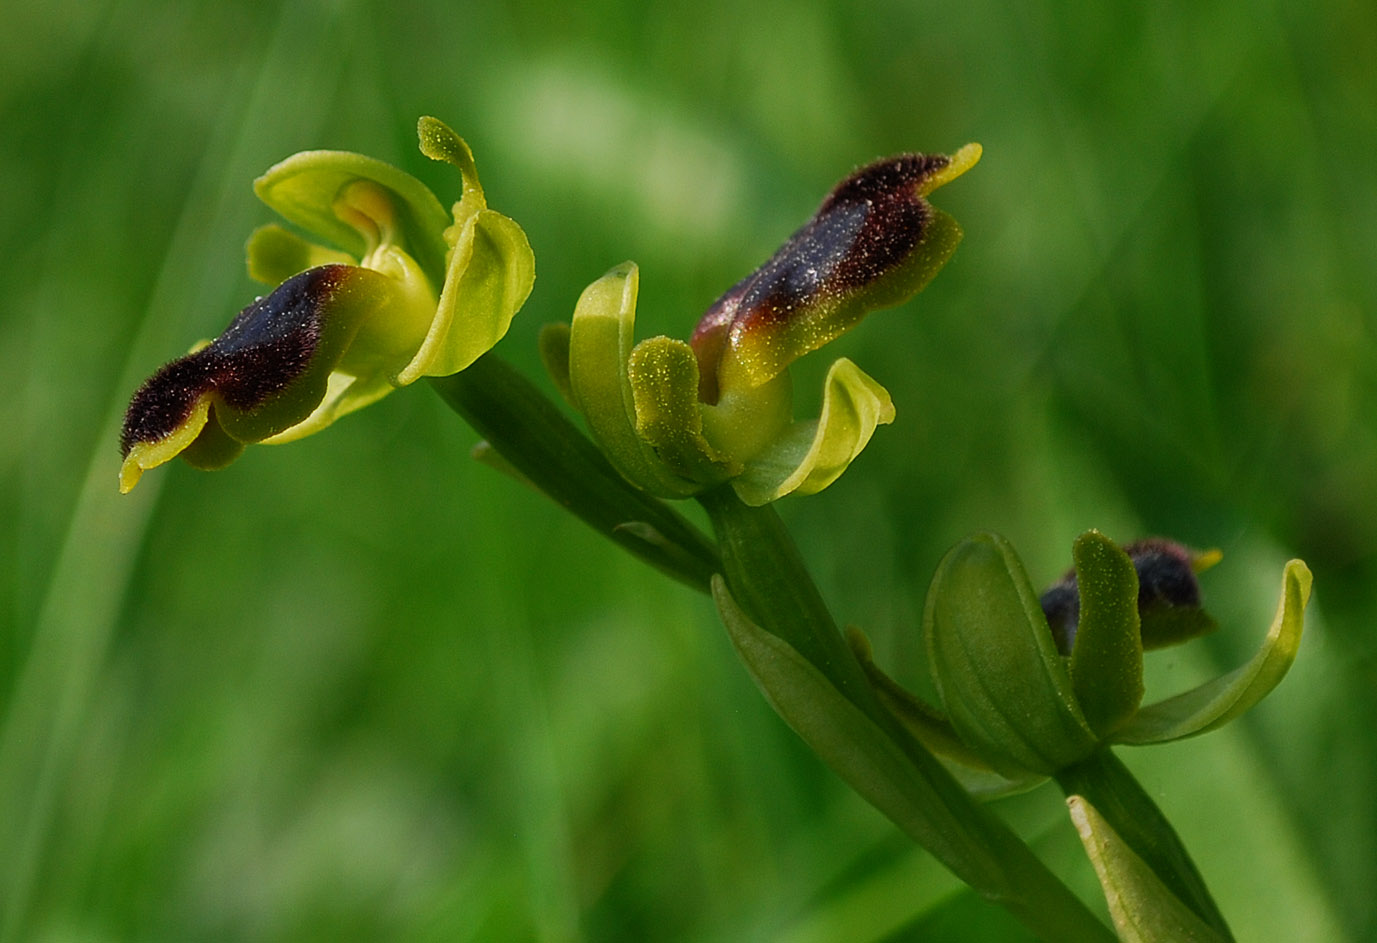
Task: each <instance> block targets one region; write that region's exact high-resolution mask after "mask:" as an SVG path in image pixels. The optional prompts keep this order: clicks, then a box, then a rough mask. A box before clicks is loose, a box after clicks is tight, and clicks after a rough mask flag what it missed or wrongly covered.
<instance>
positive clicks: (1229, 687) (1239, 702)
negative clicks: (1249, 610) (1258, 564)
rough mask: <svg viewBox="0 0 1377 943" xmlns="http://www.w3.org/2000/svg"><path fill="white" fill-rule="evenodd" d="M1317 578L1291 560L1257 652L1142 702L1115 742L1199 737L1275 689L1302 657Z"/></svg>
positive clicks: (1141, 743)
mask: <svg viewBox="0 0 1377 943" xmlns="http://www.w3.org/2000/svg"><path fill="white" fill-rule="evenodd" d="M1311 582H1312V576H1311V573H1310V568H1309V567H1307V566H1306V565H1305V564H1304V563H1303V562H1302V561H1300V560H1292V561H1290V562H1289V563H1287V564H1286V569H1285V571H1284V572H1283V573H1282V580H1281V599H1280V600H1279V601H1278V603H1277V611H1276V615H1275V616H1274V617H1273V619H1272V625H1271V628H1270V629H1269V630H1268V632H1267V638H1266V639H1265V640H1263V643H1262V647H1261V648H1260V649H1258V652H1257V654H1256V655H1254V656H1253V657H1252V658H1251V659H1250V660H1249V661H1248V662H1247V663H1246V664H1244V665H1241V666H1240V667H1238V668H1236V669H1234V670H1233V671H1231V672H1229V673H1228V674H1226V675H1222V676H1221V677H1218V678H1215V679H1214V680H1213V681H1208V682H1206V683H1205V684H1202V685H1200V686H1199V687H1197V688H1194V689H1192V690H1190V691H1187V692H1185V693H1184V694H1178V695H1176V696H1175V697H1171V698H1167V699H1166V700H1164V701H1158V702H1157V703H1155V704H1150V705H1148V706H1146V707H1144V708H1142V709H1141V710H1140V711H1138V713H1137V714H1135V715H1134V716H1133V718H1132V719H1131V720H1130V721H1129V722H1128V723H1126V724H1125V725H1124V726H1123V727H1122V728H1120V729H1119V731H1118V732H1117V733H1116V734H1115V735H1114V740H1115V742H1117V743H1127V744H1135V745H1145V744H1150V743H1165V742H1167V741H1169V740H1181V739H1183V738H1185V737H1193V736H1195V735H1196V734H1201V733H1205V732H1206V731H1209V730H1213V729H1215V728H1216V727H1220V726H1223V725H1224V724H1227V723H1228V722H1229V721H1231V720H1233V719H1234V718H1235V717H1238V716H1240V715H1241V714H1243V713H1244V712H1246V711H1248V710H1249V709H1250V708H1252V706H1253V705H1254V704H1256V703H1257V702H1258V701H1261V700H1262V699H1263V698H1264V697H1266V696H1267V695H1268V694H1270V693H1271V692H1272V689H1273V688H1275V687H1276V686H1277V685H1278V684H1280V683H1281V679H1282V678H1284V677H1285V676H1286V672H1287V671H1289V670H1290V668H1291V663H1292V662H1293V661H1295V660H1296V652H1297V650H1298V649H1299V648H1300V641H1301V633H1302V631H1303V629H1304V626H1305V606H1306V603H1308V602H1309V600H1310V585H1311Z"/></svg>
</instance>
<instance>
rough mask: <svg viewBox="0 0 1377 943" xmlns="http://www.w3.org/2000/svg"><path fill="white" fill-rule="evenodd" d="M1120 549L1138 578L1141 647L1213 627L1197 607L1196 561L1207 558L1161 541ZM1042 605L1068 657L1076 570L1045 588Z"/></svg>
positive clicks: (1076, 607)
mask: <svg viewBox="0 0 1377 943" xmlns="http://www.w3.org/2000/svg"><path fill="white" fill-rule="evenodd" d="M1123 550H1124V552H1125V553H1126V554H1128V557H1129V559H1130V560H1132V561H1133V569H1134V571H1135V572H1136V573H1137V574H1138V617H1139V619H1140V620H1141V622H1142V639H1143V647H1144V648H1145V649H1153V648H1164V647H1166V646H1168V645H1175V644H1177V643H1179V642H1185V641H1188V640H1189V639H1192V638H1196V637H1197V636H1200V635H1204V634H1206V633H1208V632H1210V631H1212V630H1213V629H1214V628H1215V627H1216V623H1215V621H1214V619H1213V617H1211V616H1210V615H1209V614H1208V613H1206V612H1205V611H1204V610H1203V609H1201V608H1200V583H1199V581H1198V580H1197V579H1196V572H1197V569H1199V568H1201V567H1199V565H1198V561H1200V560H1202V559H1207V558H1206V557H1202V556H1201V555H1198V554H1195V553H1193V552H1192V551H1191V550H1189V549H1188V548H1186V547H1184V546H1182V545H1181V544H1179V543H1176V542H1175V541H1171V540H1166V539H1164V538H1161V537H1149V538H1147V539H1144V540H1136V541H1134V542H1133V543H1130V544H1125V545H1124V548H1123ZM1211 562H1212V561H1211ZM1040 601H1041V603H1042V611H1043V613H1044V614H1045V615H1046V616H1047V625H1048V627H1049V628H1050V629H1051V631H1052V639H1053V641H1054V642H1055V643H1056V646H1057V651H1059V652H1061V653H1062V654H1063V655H1070V654H1071V649H1072V646H1073V645H1074V644H1075V641H1076V627H1077V625H1078V624H1079V622H1080V609H1081V606H1080V594H1079V587H1078V585H1077V582H1076V571H1075V570H1070V571H1068V572H1067V573H1066V575H1065V576H1063V577H1062V578H1061V579H1060V580H1059V581H1058V582H1056V583H1054V584H1053V585H1052V586H1050V587H1048V588H1047V590H1046V591H1045V592H1044V593H1043V594H1042V597H1041V600H1040Z"/></svg>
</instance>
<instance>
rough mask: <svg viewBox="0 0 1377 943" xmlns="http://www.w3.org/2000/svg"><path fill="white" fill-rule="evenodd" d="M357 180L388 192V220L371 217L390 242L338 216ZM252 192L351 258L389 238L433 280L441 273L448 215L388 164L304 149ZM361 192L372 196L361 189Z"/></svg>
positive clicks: (422, 186)
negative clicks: (413, 258) (389, 207)
mask: <svg viewBox="0 0 1377 943" xmlns="http://www.w3.org/2000/svg"><path fill="white" fill-rule="evenodd" d="M359 181H365V182H367V183H372V184H375V185H376V186H379V187H381V188H382V189H383V190H384V191H386V192H387V194H388V195H389V196H390V206H391V213H392V214H393V219H391V220H376V219H375V220H373V222H375V223H380V224H384V225H385V226H386V228H387V229H388V235H390V236H391V237H392V238H391V239H390V240H378V239H375V238H374V237H373V236H372V234H369V233H367V232H365V231H364V230H361V229H360V228H358V225H357V224H356V222H352V221H349V220H347V219H346V218H344V217H342V216H341V210H342V208H343V205H344V204H347V203H349V202H350V195H351V193H352V192H353V191H354V190H355V189H356V188H355V187H354V185H355V184H357V183H358V182H359ZM253 190H254V192H255V193H256V194H258V198H259V199H260V200H262V201H263V202H264V203H266V204H267V205H268V206H270V207H272V208H273V209H274V210H276V211H277V212H278V213H279V214H281V215H282V217H283V218H284V219H286V220H287V221H288V222H291V223H295V224H296V225H298V226H300V227H301V228H302V229H304V230H306V231H307V232H309V233H312V234H314V235H316V236H319V237H320V238H322V239H324V240H325V241H326V242H328V243H331V244H333V245H337V246H340V247H341V248H343V249H344V250H345V251H346V252H348V253H349V254H351V255H353V256H354V257H355V258H360V259H361V258H363V257H364V256H365V255H367V254H368V253H369V252H370V251H371V250H373V249H374V248H376V247H377V245H378V244H379V243H380V242H381V241H392V242H395V243H396V244H398V245H400V246H401V247H402V248H404V249H405V250H406V251H407V252H409V253H410V254H411V255H412V256H414V257H415V259H416V261H417V262H419V263H420V265H421V267H422V269H424V270H425V272H426V273H427V274H428V275H429V276H430V277H431V278H432V279H434V280H436V281H437V282H438V280H439V277H440V275H441V274H442V273H443V272H444V271H445V253H446V250H447V249H448V246H447V245H446V244H445V239H444V237H443V235H442V233H443V232H444V230H445V227H446V226H448V225H449V223H450V216H449V214H448V213H446V212H445V208H444V207H443V206H441V205H440V201H439V200H437V199H436V198H435V194H433V193H431V192H430V190H429V189H428V188H427V187H426V185H425V184H423V183H421V181H419V180H417V179H416V178H415V177H413V176H411V175H410V174H408V173H406V172H405V171H401V170H398V169H397V168H396V167H393V166H392V165H391V164H387V163H384V162H383V161H380V160H375V159H374V158H372V157H365V156H363V155H362V154H354V153H351V152H349V151H303V152H301V153H299V154H293V155H292V156H291V157H288V158H287V159H286V160H284V161H282V162H281V163H278V164H274V165H273V166H272V167H270V168H268V170H267V172H266V173H264V174H263V175H262V176H261V177H259V178H258V179H257V180H255V181H254V183H253ZM362 192H363V193H364V195H365V196H371V194H370V193H368V192H367V190H366V188H365V189H364V190H363V191H362ZM346 215H347V214H346Z"/></svg>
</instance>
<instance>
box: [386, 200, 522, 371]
mask: <svg viewBox="0 0 1377 943" xmlns="http://www.w3.org/2000/svg"><path fill="white" fill-rule="evenodd" d="M466 199H467V197H466ZM445 238H446V239H452V240H453V245H454V248H453V250H452V251H451V253H450V257H449V267H448V270H447V271H446V273H445V282H444V286H445V287H444V289H443V290H442V291H441V292H440V301H439V305H438V307H437V308H436V310H435V317H434V319H433V320H432V321H431V323H430V330H429V332H428V333H427V334H426V337H425V340H424V341H422V343H421V347H420V349H419V350H417V351H416V355H415V356H414V357H413V358H412V360H411V362H410V363H409V364H407V365H406V367H405V368H403V369H402V371H401V372H400V373H399V374H398V375H397V383H398V385H401V386H405V385H406V384H408V383H413V382H415V381H416V380H418V379H420V378H421V377H423V376H432V377H443V376H449V375H450V374H453V373H458V372H459V371H460V370H463V369H464V368H465V367H467V366H469V364H471V363H473V362H474V361H475V360H477V359H478V358H479V357H481V356H482V355H483V354H485V353H487V352H488V351H489V350H491V349H492V348H493V346H494V345H495V344H496V343H497V342H498V341H499V340H501V339H502V338H503V337H504V336H505V335H506V333H507V328H508V327H510V326H511V323H512V318H514V317H515V316H516V313H517V312H518V311H520V310H521V306H522V305H523V304H525V303H526V299H527V297H529V296H530V294H531V288H532V286H533V285H534V284H535V254H534V253H533V252H532V251H531V244H530V242H529V241H527V239H526V233H525V232H524V231H523V230H522V228H521V227H520V226H519V225H517V224H516V222H514V221H513V220H511V219H509V218H507V217H506V216H503V215H502V214H501V213H497V212H494V211H493V210H489V209H483V210H480V211H479V212H477V213H475V214H473V215H472V216H470V217H468V218H467V219H466V220H464V221H463V222H462V223H460V222H458V221H456V222H455V224H454V226H452V227H450V229H448V230H446V232H445Z"/></svg>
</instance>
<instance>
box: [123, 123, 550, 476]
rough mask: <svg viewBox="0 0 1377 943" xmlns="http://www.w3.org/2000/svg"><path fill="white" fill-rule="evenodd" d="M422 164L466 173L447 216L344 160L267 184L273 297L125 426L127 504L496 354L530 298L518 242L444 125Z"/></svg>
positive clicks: (354, 157)
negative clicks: (160, 483)
mask: <svg viewBox="0 0 1377 943" xmlns="http://www.w3.org/2000/svg"><path fill="white" fill-rule="evenodd" d="M417 132H418V135H419V137H420V148H421V152H422V153H424V154H425V155H426V156H427V157H430V158H432V159H434V160H440V161H445V162H447V163H450V164H453V165H454V166H456V167H457V168H459V170H460V172H461V174H462V176H463V190H462V195H461V198H460V199H459V201H458V202H456V203H455V204H454V206H453V208H452V209H451V210H450V211H448V212H447V211H446V210H445V209H444V207H443V206H442V205H441V203H440V201H439V200H437V199H436V198H435V196H434V194H432V193H431V192H430V190H429V189H427V188H426V187H425V185H424V184H422V183H421V182H420V181H418V180H417V179H415V178H414V177H412V176H411V175H410V174H407V173H404V172H403V171H401V170H398V169H397V168H395V167H392V166H391V165H389V164H385V163H383V162H381V161H377V160H374V159H372V158H370V157H364V156H362V155H360V154H352V153H348V152H345V151H306V152H303V153H300V154H296V155H293V156H292V157H289V158H287V159H286V160H284V161H282V162H281V163H280V164H277V165H276V166H274V167H272V168H270V169H269V170H268V171H267V173H265V174H264V175H263V176H262V177H259V178H258V180H257V181H255V183H254V191H255V192H256V193H257V194H258V196H259V198H260V199H262V200H263V202H265V203H266V204H268V205H269V206H270V207H272V208H273V209H274V210H276V211H277V212H278V213H279V214H281V215H282V217H283V218H284V219H286V220H287V221H288V222H291V223H294V224H296V225H297V226H300V227H301V228H302V229H304V230H306V231H307V232H310V233H313V234H315V235H316V236H319V237H321V238H322V239H325V240H327V241H328V242H330V243H331V244H332V245H334V246H336V247H337V248H329V247H326V246H322V245H317V244H315V243H311V242H308V241H307V240H305V239H303V238H301V237H300V236H298V235H295V234H294V233H292V232H290V231H289V230H287V229H284V228H282V227H281V226H276V225H270V226H265V227H263V228H262V229H259V230H258V231H257V232H255V233H254V234H253V236H252V237H250V239H249V243H248V265H249V274H250V275H251V276H253V277H254V278H255V279H258V280H259V281H262V282H265V283H267V284H270V285H276V286H277V287H276V288H275V289H274V291H273V292H272V293H271V294H269V295H268V296H267V297H265V298H260V299H258V300H256V301H255V302H254V303H253V304H251V305H249V306H248V307H247V308H245V309H244V310H243V311H241V312H240V313H239V315H238V316H237V317H236V318H235V319H234V320H233V322H231V324H230V326H229V327H228V328H227V329H226V330H225V332H224V333H222V334H221V335H220V336H219V337H217V338H216V339H215V340H213V341H210V342H208V343H202V344H199V345H197V346H196V347H195V348H193V350H192V352H191V353H189V354H187V355H186V356H185V357H182V358H180V359H179V360H175V361H173V362H172V363H170V364H167V365H166V366H164V367H163V368H162V369H161V370H159V371H158V372H157V373H155V374H154V375H153V376H152V377H151V378H150V379H149V380H148V381H147V382H145V383H144V385H143V386H142V387H140V389H139V390H138V392H136V393H135V394H134V397H133V401H132V402H131V403H130V407H129V410H128V412H127V413H126V415H125V421H124V428H123V432H122V436H121V446H122V450H123V453H124V463H123V465H122V467H121V469H120V490H121V491H122V492H128V491H129V490H130V489H132V488H133V487H134V485H135V484H136V483H137V482H138V480H139V476H140V475H142V474H143V472H144V470H146V469H149V468H153V467H155V466H157V465H161V464H162V463H163V462H166V461H168V460H169V459H171V458H173V457H174V456H176V455H181V456H182V457H183V458H184V459H186V461H188V462H189V463H190V464H192V465H194V466H196V467H198V468H220V467H222V466H224V465H226V464H228V463H229V462H231V461H232V460H233V459H234V458H235V457H236V456H237V455H238V454H239V453H240V452H241V451H243V448H244V446H245V445H246V444H248V443H254V442H268V443H281V442H290V441H292V440H294V439H299V438H301V437H302V436H306V435H310V434H311V433H313V432H319V431H320V430H321V429H324V428H325V427H326V426H328V425H330V424H331V423H332V422H334V421H335V420H336V419H338V418H339V417H341V416H343V415H346V414H347V413H350V412H353V411H354V410H356V409H360V408H362V407H364V406H367V405H368V404H369V403H372V402H374V401H375V400H377V399H380V398H381V397H383V396H385V395H386V394H387V393H389V392H391V391H392V390H393V389H395V388H397V387H399V386H406V385H407V384H410V383H413V382H415V381H416V380H418V379H420V378H421V377H423V376H448V375H450V374H453V373H458V372H459V371H460V370H463V369H464V368H465V367H467V366H468V365H469V364H471V363H473V361H474V360H476V359H477V358H478V357H480V356H482V355H483V354H484V353H485V352H487V351H488V350H489V349H491V348H492V346H493V345H494V344H496V343H497V341H499V340H500V339H501V338H502V336H503V335H504V334H506V332H507V328H508V326H509V325H510V323H511V320H512V317H513V316H514V315H515V314H516V312H517V311H518V310H519V309H520V308H521V305H522V304H523V303H524V302H525V300H526V296H527V295H529V294H530V291H531V285H532V283H533V281H534V279H535V259H534V256H533V255H532V253H531V247H530V244H529V243H528V242H527V240H526V235H525V233H524V232H522V230H521V227H520V226H518V225H517V224H516V223H515V222H513V221H512V220H510V219H508V218H507V217H506V216H503V215H501V214H500V213H496V212H494V211H492V210H490V209H488V207H487V202H486V200H485V198H484V196H483V190H482V187H481V186H480V185H479V182H478V174H477V171H476V169H475V167H474V163H473V155H472V153H471V152H470V151H469V148H468V145H467V144H465V143H464V141H463V139H462V138H460V137H459V136H458V135H456V134H455V133H454V132H453V131H451V130H450V129H449V128H448V127H446V126H445V125H444V124H442V123H441V122H440V121H437V120H436V119H434V118H422V119H421V120H420V122H419V125H418V128H417Z"/></svg>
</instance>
